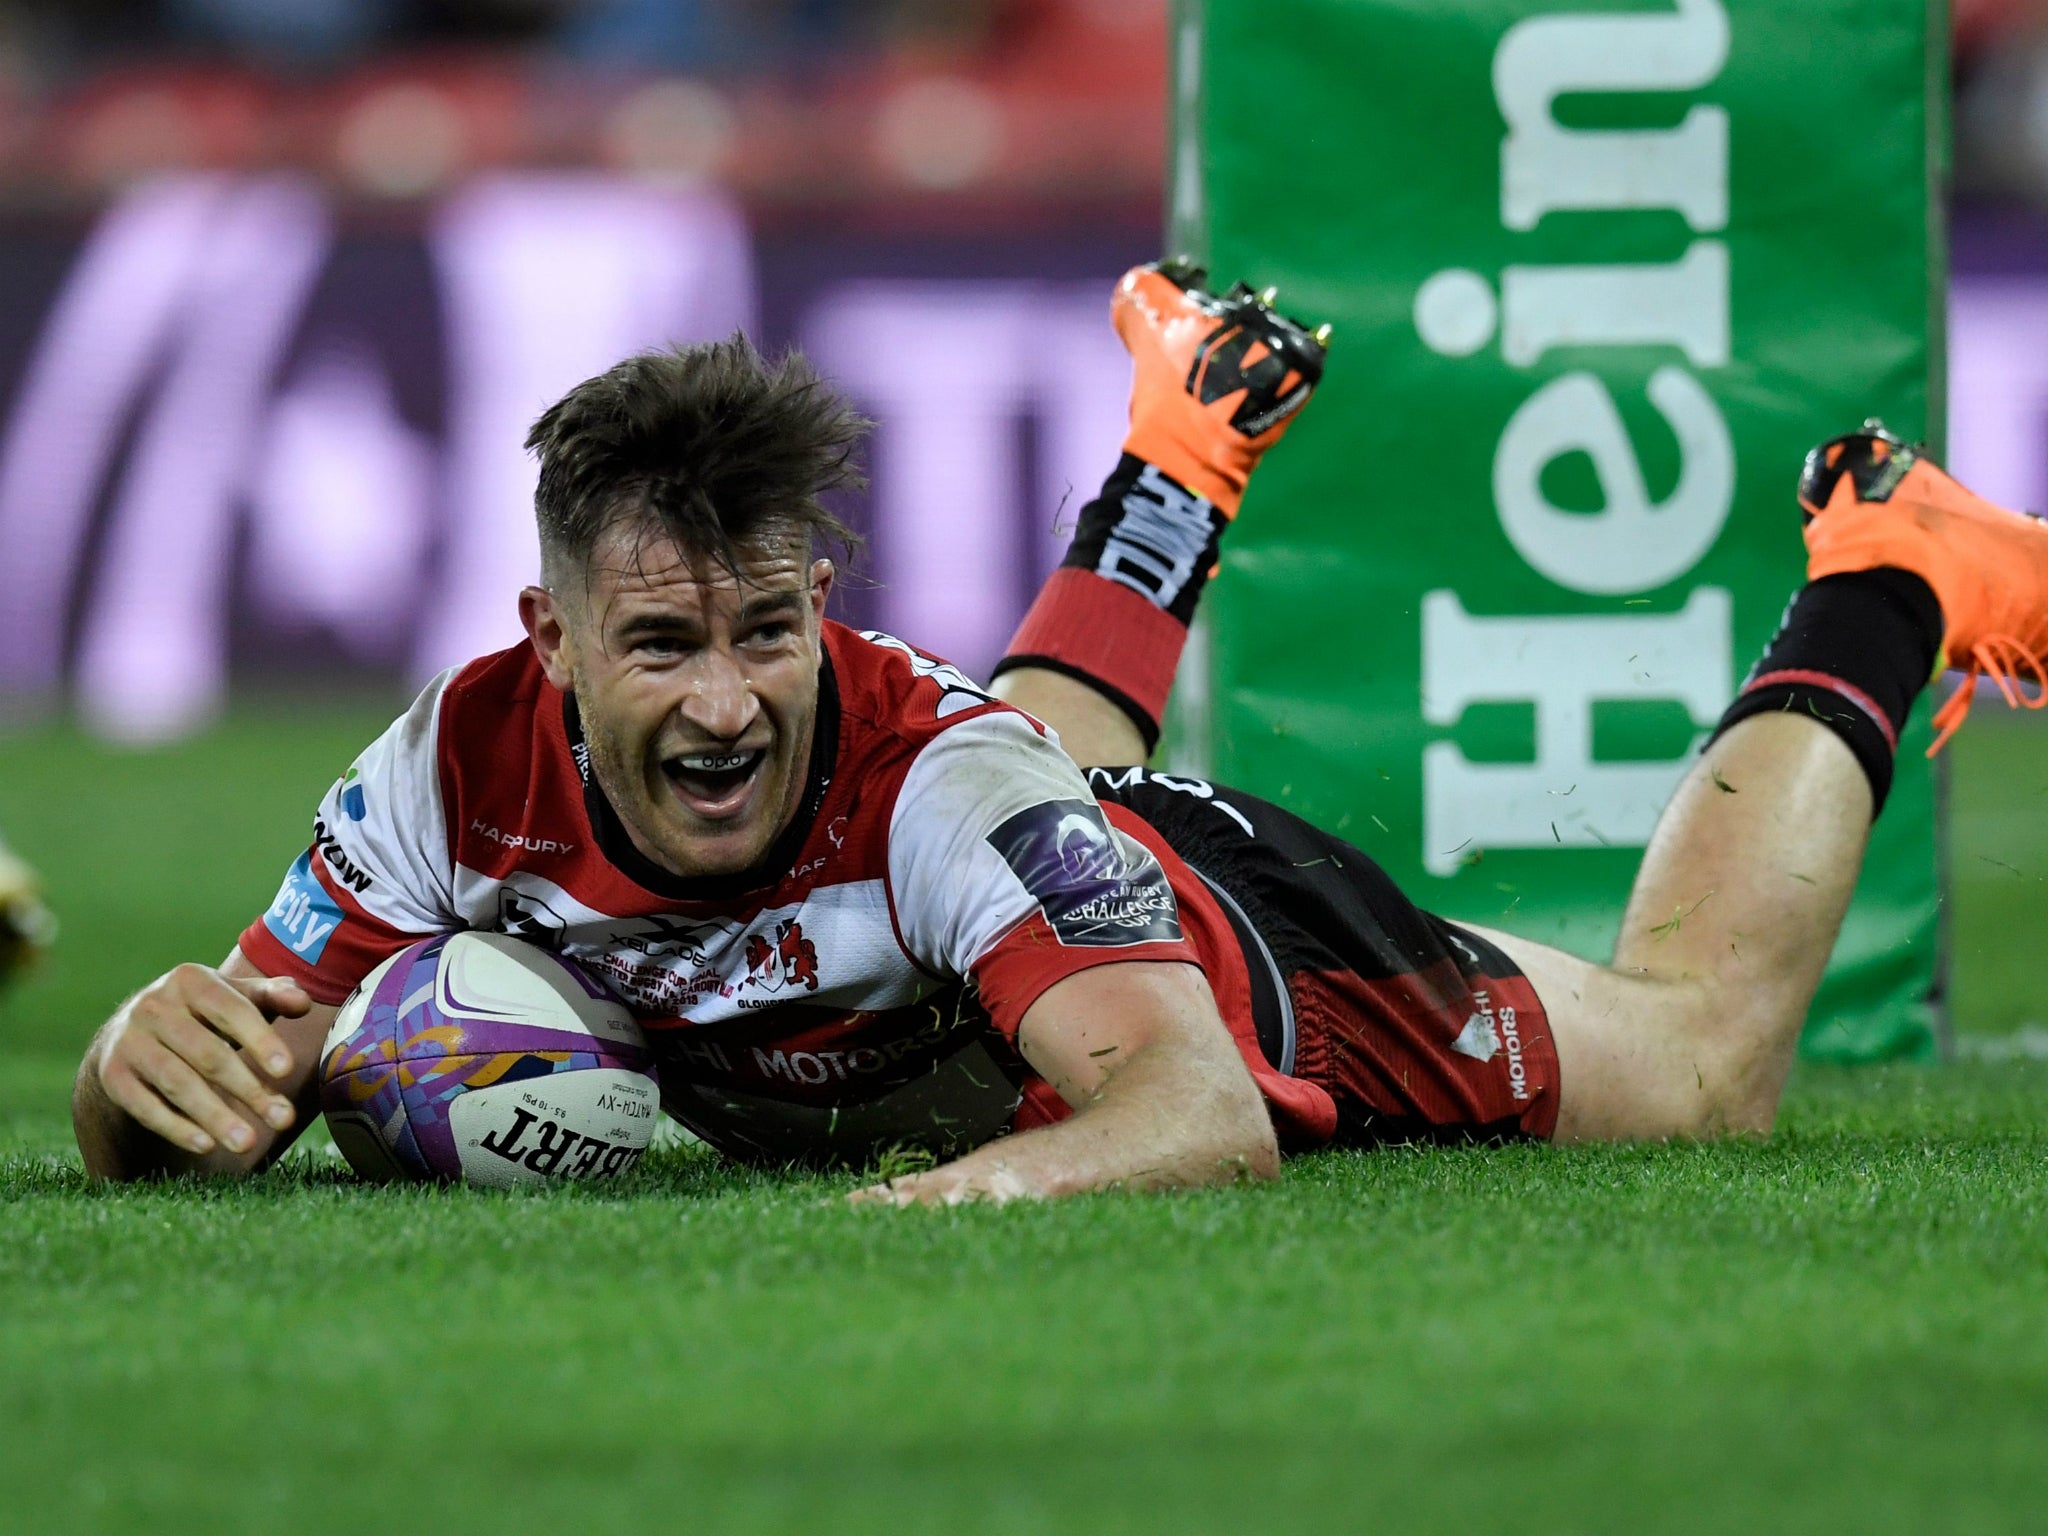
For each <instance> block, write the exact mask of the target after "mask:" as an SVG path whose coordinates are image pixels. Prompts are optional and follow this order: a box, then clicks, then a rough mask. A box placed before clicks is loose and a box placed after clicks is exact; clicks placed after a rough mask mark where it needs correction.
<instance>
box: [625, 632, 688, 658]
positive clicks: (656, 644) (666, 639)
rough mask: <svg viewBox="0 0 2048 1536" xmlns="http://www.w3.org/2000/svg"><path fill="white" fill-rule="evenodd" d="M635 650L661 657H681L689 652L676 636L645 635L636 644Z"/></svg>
mask: <svg viewBox="0 0 2048 1536" xmlns="http://www.w3.org/2000/svg"><path fill="white" fill-rule="evenodd" d="M633 648H634V649H635V650H637V651H639V652H641V653H642V654H643V655H648V656H660V657H673V656H681V655H684V654H685V653H686V652H687V651H688V650H689V647H688V646H686V645H684V644H683V642H682V641H680V640H678V639H677V638H676V637H675V636H674V635H645V636H643V637H642V638H641V639H639V640H638V641H636V642H635V643H634V647H633Z"/></svg>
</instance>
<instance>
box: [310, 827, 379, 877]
mask: <svg viewBox="0 0 2048 1536" xmlns="http://www.w3.org/2000/svg"><path fill="white" fill-rule="evenodd" d="M313 851H314V852H315V853H317V854H319V855H320V857H321V858H323V859H325V860H326V861H327V867H328V868H329V869H331V870H333V871H334V877H335V878H336V879H337V880H339V881H340V882H341V883H342V884H343V885H345V886H347V887H348V888H349V889H350V890H352V891H354V892H355V893H356V894H357V895H358V896H360V895H362V894H363V892H365V891H367V890H368V889H369V888H370V887H371V886H372V885H375V884H376V881H374V880H372V879H371V878H370V872H369V871H368V870H366V869H364V868H363V867H362V865H360V864H358V863H357V862H356V861H355V860H354V859H352V858H350V857H349V856H348V853H347V851H346V850H345V849H344V848H343V847H342V846H341V839H340V838H338V837H336V836H335V835H334V834H333V833H332V832H330V831H328V830H327V823H326V822H325V821H322V820H321V819H320V818H319V817H317V816H316V817H315V818H314V819H313Z"/></svg>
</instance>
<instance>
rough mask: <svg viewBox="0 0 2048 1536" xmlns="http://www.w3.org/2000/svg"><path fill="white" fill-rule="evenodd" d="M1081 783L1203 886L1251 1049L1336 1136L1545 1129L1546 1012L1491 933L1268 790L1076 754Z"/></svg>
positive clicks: (1455, 1135) (1549, 1060)
mask: <svg viewBox="0 0 2048 1536" xmlns="http://www.w3.org/2000/svg"><path fill="white" fill-rule="evenodd" d="M1088 782H1089V785H1090V787H1091V788H1092V789H1093V790H1094V791H1095V793H1096V795H1097V797H1098V798H1100V799H1102V800H1104V801H1112V802H1115V803H1116V804H1119V805H1122V806H1125V807H1127V808H1128V809H1130V810H1131V811H1134V812H1135V813H1136V814H1138V815H1139V816H1141V817H1143V818H1144V819H1145V820H1146V821H1147V822H1149V823H1150V824H1151V825H1152V826H1153V827H1155V828H1157V829H1158V831H1159V833H1160V835H1161V836H1163V837H1164V838H1165V839H1166V841H1167V842H1168V844H1170V845H1171V846H1172V848H1173V850H1174V851H1175V852H1176V853H1178V854H1179V855H1180V856H1181V858H1183V859H1184V860H1186V861H1187V863H1188V865H1189V866H1190V867H1191V868H1193V869H1194V871H1195V872H1196V873H1197V874H1198V875H1200V876H1201V877H1202V878H1203V880H1204V881H1206V882H1207V883H1208V885H1209V887H1210V889H1211V890H1212V891H1213V892H1215V893H1216V894H1217V897H1218V901H1219V904H1220V905H1221V906H1222V907H1223V909H1224V912H1225V914H1226V915H1227V916H1228V917H1229V918H1230V920H1231V925H1232V926H1233V927H1234V928H1235V929H1236V930H1237V932H1238V942H1239V944H1240V945H1241V946H1242V947H1243V948H1244V950H1245V966H1246V969H1247V970H1248V971H1249V972H1250V973H1251V979H1252V996H1253V1012H1254V1015H1255V1018H1256V1022H1257V1024H1258V1029H1259V1044H1260V1048H1261V1049H1262V1050H1263V1051H1264V1052H1265V1054H1266V1058H1267V1060H1268V1062H1269V1063H1270V1064H1271V1065H1272V1066H1273V1067H1274V1068H1276V1069H1277V1070H1279V1071H1280V1072H1282V1073H1284V1074H1286V1075H1287V1076H1290V1077H1297V1078H1301V1079H1303V1080H1305V1081H1308V1082H1312V1083H1315V1084H1316V1085H1318V1086H1319V1087H1321V1088H1323V1089H1324V1090H1325V1091H1326V1092H1328V1093H1329V1094H1330V1095H1331V1097H1333V1098H1334V1099H1335V1100H1336V1101H1337V1109H1338V1128H1337V1138H1336V1139H1337V1142H1338V1143H1339V1144H1340V1145H1343V1144H1348V1145H1353V1146H1358V1145H1375V1144H1381V1143H1385V1142H1390V1141H1416V1140H1427V1141H1446V1140H1449V1141H1466V1140H1479V1141H1499V1140H1507V1139H1512V1138H1519V1137H1525V1136H1533V1137H1547V1136H1549V1135H1550V1133H1551V1131H1552V1130H1553V1129H1554V1128H1555V1127H1556V1125H1557V1093H1558V1071H1557V1048H1556V1046H1555V1044H1554V1043H1553V1042H1552V1040H1551V1034H1550V1021H1549V1019H1548V1017H1547V1016H1546V1015H1545V1013H1544V1011H1543V1005H1542V1003H1541V1002H1539V1001H1538V1000H1537V997H1536V993H1535V989H1534V988H1533V987H1531V986H1530V984H1529V979H1528V978H1527V977H1526V976H1524V975H1523V974H1522V972H1521V971H1520V969H1518V968H1517V967H1516V965H1515V964H1514V962H1513V961H1511V960H1509V959H1508V957H1507V956H1506V955H1504V954H1502V953H1501V952H1500V950H1499V949H1497V948H1496V947H1495V946H1493V945H1492V944H1489V943H1488V942H1487V941H1486V940H1485V939H1482V938H1481V937H1479V936H1478V935H1477V934H1475V933H1473V932H1471V931H1470V930H1469V929H1465V928H1461V927H1459V926H1458V925H1457V924H1456V923H1452V922H1448V921H1446V920H1445V919H1443V918H1440V917H1436V916H1434V915H1432V914H1430V913H1428V912H1424V911H1422V910H1421V909H1420V908H1418V907H1417V906H1416V905H1415V904H1414V903H1413V902H1411V901H1410V900H1409V899H1408V898H1407V897H1406V896H1404V895H1402V894H1401V891H1400V888H1399V887H1397V886H1396V885H1395V884H1394V882H1393V881H1392V880H1390V879H1389V878H1388V877H1387V874H1386V872H1385V871H1384V870H1382V869H1381V868H1380V867H1379V866H1378V865H1377V864H1375V863H1374V862H1373V861H1372V860H1371V859H1369V858H1367V857H1366V856H1365V855H1364V854H1363V853H1360V852H1359V851H1358V850H1357V849H1356V848H1354V847H1352V846H1351V845H1350V844H1349V843H1347V842H1345V841H1344V840H1343V839H1342V838H1338V837H1333V836H1331V835H1330V834H1329V833H1327V832H1324V831H1323V830H1321V829H1320V828H1318V827H1315V826H1312V825H1311V824H1309V823H1308V822H1306V821H1303V820H1302V819H1301V818H1300V817H1299V816H1296V815H1293V814H1292V813H1290V812H1287V811H1284V810H1282V809H1280V807H1279V806H1277V805H1273V804H1272V803H1270V802H1269V801H1265V800H1260V799H1258V798H1256V797H1255V796H1252V795H1247V794H1242V793H1240V792H1238V791H1237V790H1233V789H1227V788H1225V787H1224V786H1222V785H1220V784H1212V783H1210V782H1208V781H1207V780H1204V779H1191V778H1183V777H1181V776H1179V775H1175V774H1165V773H1153V772H1151V771H1149V770H1147V769H1143V768H1092V769H1090V770H1089V771H1088Z"/></svg>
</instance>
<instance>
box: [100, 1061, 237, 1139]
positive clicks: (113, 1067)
mask: <svg viewBox="0 0 2048 1536" xmlns="http://www.w3.org/2000/svg"><path fill="white" fill-rule="evenodd" d="M100 1082H101V1083H102V1084H103V1085H104V1086H105V1087H106V1090H107V1094H108V1096H109V1097H110V1098H112V1099H113V1101H114V1102H115V1103H116V1104H118V1105H120V1106H121V1108H122V1109H123V1110H124V1111H126V1113H127V1115H128V1118H129V1119H131V1120H133V1121H134V1122H135V1123H136V1124H137V1125H139V1126H141V1127H142V1128H143V1129H144V1130H146V1131H149V1132H151V1133H152V1134H154V1135H156V1136H159V1137H161V1138H162V1139H163V1140H165V1141H167V1142H170V1143H171V1144H172V1145H173V1146H179V1147H183V1148H184V1149H185V1150H186V1151H188V1152H196V1153H199V1154H201V1155H204V1154H205V1153H208V1152H211V1151H212V1150H213V1146H214V1142H213V1138H212V1137H211V1136H209V1135H207V1133H206V1132H205V1131H203V1130H201V1129H200V1128H199V1127H198V1126H197V1125H194V1124H193V1123H192V1122H191V1121H190V1120H187V1119H186V1118H185V1117H184V1116H183V1115H181V1114H179V1113H178V1112H177V1111H176V1110H174V1109H172V1108H171V1107H170V1106H169V1105H168V1104H166V1103H165V1102H164V1101H163V1099H162V1098H161V1097H160V1096H159V1095H158V1093H157V1091H156V1090H155V1089H154V1088H152V1087H150V1086H149V1084H148V1083H146V1082H144V1081H143V1080H142V1079H141V1077H139V1076H138V1075H137V1074H136V1073H135V1071H134V1070H133V1069H132V1068H130V1067H127V1066H125V1065H123V1064H121V1063H118V1062H109V1063H108V1064H107V1066H106V1067H105V1069H104V1070H102V1072H101V1073H100Z"/></svg>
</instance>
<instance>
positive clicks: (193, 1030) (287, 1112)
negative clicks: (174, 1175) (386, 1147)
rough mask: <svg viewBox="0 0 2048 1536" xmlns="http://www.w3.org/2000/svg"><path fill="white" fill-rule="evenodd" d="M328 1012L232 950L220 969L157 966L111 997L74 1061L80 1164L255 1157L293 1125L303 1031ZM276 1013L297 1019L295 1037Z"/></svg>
mask: <svg viewBox="0 0 2048 1536" xmlns="http://www.w3.org/2000/svg"><path fill="white" fill-rule="evenodd" d="M334 1012H335V1010H333V1009H331V1008H316V1007H315V1005H314V1003H313V1000H312V999H311V998H310V997H308V996H307V995H306V992H305V989H304V988H302V987H301V986H300V985H299V984H298V983H297V982H295V981H291V980H288V979H282V978H272V977H267V976H261V975H258V974H255V973H254V968H253V967H251V966H249V965H248V963H247V962H246V961H243V960H242V958H241V955H240V953H239V952H237V953H235V954H233V955H230V956H229V957H228V961H227V963H226V964H225V965H223V966H222V967H221V968H220V969H219V970H216V969H214V968H213V967H211V966H204V965H189V964H188V965H181V966H178V967H176V968H175V969H173V970H171V971H169V972H168V973H166V974H165V975H163V976H161V977H159V978H158V979H157V980H156V981H154V982H152V983H151V984H150V985H148V986H147V987H144V988H143V989H142V990H141V991H140V992H138V993H136V994H135V995H134V996H133V997H131V998H129V999H128V1001H127V1002H125V1003H123V1004H122V1005H121V1007H120V1008H119V1009H118V1010H117V1011H116V1012H115V1014H114V1016H113V1017H112V1018H111V1019H109V1020H108V1021H107V1023H106V1025H105V1027H103V1028H102V1029H101V1030H100V1032H99V1034H98V1036H97V1037H95V1039H94V1040H93V1043H92V1046H91V1048H90V1049H89V1050H88V1051H87V1052H86V1056H85V1060H84V1062H83V1063H82V1064H81V1065H80V1067H79V1073H78V1084H77V1088H76V1090H75V1091H74V1093H73V1095H72V1120H73V1124H74V1126H75V1128H76V1130H77V1133H78V1144H79V1149H80V1150H81V1151H82V1152H83V1153H84V1154H85V1164H86V1169H87V1171H88V1172H90V1173H92V1174H95V1175H97V1176H99V1177H102V1178H132V1177H135V1176H137V1175H139V1174H142V1173H150V1172H162V1171H178V1170H182V1169H187V1168H206V1169H212V1170H216V1171H240V1170H246V1169H248V1168H253V1167H255V1166H257V1165H258V1164H259V1163H260V1162H261V1161H262V1160H263V1159H264V1158H265V1157H266V1156H267V1155H269V1154H270V1153H271V1152H272V1151H273V1150H276V1149H278V1148H277V1144H278V1142H279V1140H280V1137H281V1136H283V1133H286V1132H289V1131H291V1130H292V1129H293V1128H294V1127H295V1126H296V1125H297V1124H298V1122H299V1118H300V1116H299V1110H298V1108H297V1107H295V1105H294V1102H293V1101H294V1100H295V1099H302V1098H304V1097H305V1096H306V1093H307V1089H308V1087H309V1085H310V1084H311V1082H312V1077H313V1067H314V1065H315V1060H316V1058H317V1055H318V1049H319V1038H318V1036H317V1035H315V1034H314V1031H315V1030H316V1029H317V1030H318V1031H320V1032H322V1033H324V1031H325V1028H326V1025H327V1023H328V1022H329V1021H331V1020H332V1018H333V1016H334ZM278 1020H291V1021H296V1022H295V1027H291V1028H290V1029H289V1035H290V1036H291V1037H295V1038H288V1037H287V1033H285V1032H281V1031H280V1030H279V1029H278V1028H276V1027H274V1026H275V1023H276V1021H278ZM138 1130H140V1131H143V1132H147V1133H149V1135H148V1137H138V1136H137V1135H136V1134H135V1133H136V1132H137V1131H138ZM150 1138H154V1141H155V1145H154V1146H151V1145H149V1144H148V1143H149V1140H150ZM286 1139H288V1138H286Z"/></svg>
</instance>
